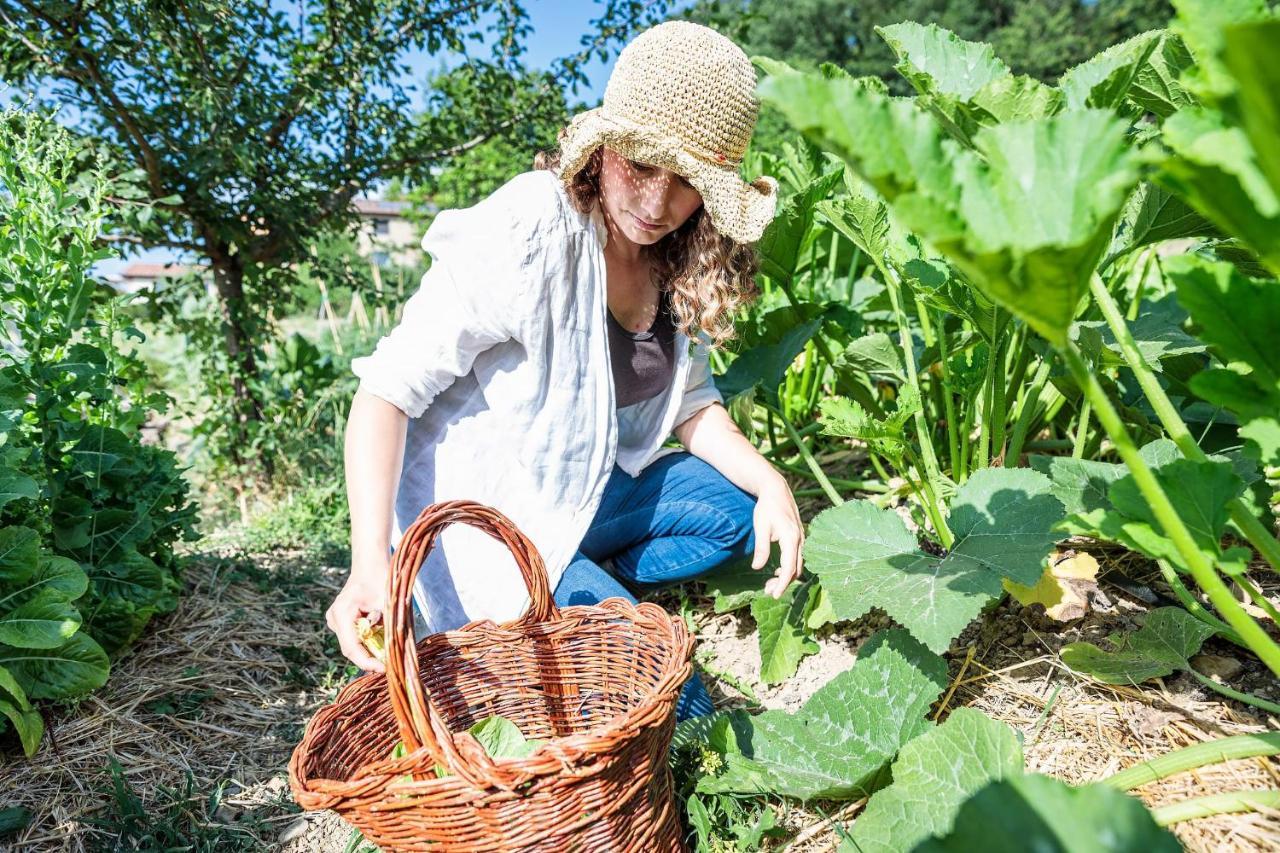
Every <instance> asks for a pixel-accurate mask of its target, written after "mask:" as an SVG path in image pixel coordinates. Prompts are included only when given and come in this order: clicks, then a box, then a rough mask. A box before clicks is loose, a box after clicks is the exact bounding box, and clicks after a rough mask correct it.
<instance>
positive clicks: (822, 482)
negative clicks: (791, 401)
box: [765, 404, 844, 506]
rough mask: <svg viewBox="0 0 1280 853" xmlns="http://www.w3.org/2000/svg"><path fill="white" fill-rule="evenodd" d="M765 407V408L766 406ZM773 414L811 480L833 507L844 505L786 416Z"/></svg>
mask: <svg viewBox="0 0 1280 853" xmlns="http://www.w3.org/2000/svg"><path fill="white" fill-rule="evenodd" d="M765 405H766V406H767V405H768V404H765ZM774 414H776V415H777V416H778V420H780V421H782V426H783V428H784V429H786V431H787V435H789V436H791V440H792V441H794V442H795V443H796V449H797V450H798V451H799V452H800V455H801V456H802V457H804V461H805V464H806V465H808V466H809V470H810V471H812V472H813V478H814V479H815V480H817V481H818V485H819V486H821V487H822V489H823V491H825V492H826V493H827V497H828V498H830V499H831V503H832V504H833V505H835V506H840V504H842V503H844V498H843V497H841V496H840V493H839V492H837V491H836V488H835V486H833V485H831V481H830V480H829V479H827V474H826V472H825V471H823V470H822V466H820V465H819V464H818V460H817V459H814V458H813V454H812V453H810V452H809V448H808V447H807V446H806V445H805V443H804V439H803V438H801V436H800V433H799V432H798V431H797V430H796V428H795V426H794V425H793V424H792V423H791V421H790V420H788V419H787V417H786V415H784V414H782V412H777V411H775V412H774Z"/></svg>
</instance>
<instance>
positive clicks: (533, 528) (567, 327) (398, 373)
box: [351, 170, 723, 632]
mask: <svg viewBox="0 0 1280 853" xmlns="http://www.w3.org/2000/svg"><path fill="white" fill-rule="evenodd" d="M607 239H608V232H607V229H606V227H605V224H604V220H603V218H602V216H601V214H600V211H599V205H598V204H597V205H596V206H595V208H594V209H593V210H592V211H591V213H590V214H582V213H579V212H578V211H577V209H576V208H574V207H573V205H572V203H571V202H570V200H569V197H568V195H567V194H566V192H565V190H564V188H563V187H562V185H561V183H560V180H559V178H558V177H557V176H556V175H555V174H553V173H552V172H550V171H547V170H534V171H529V172H524V173H522V174H519V175H516V176H515V177H514V178H512V179H511V180H509V181H508V182H507V183H505V184H504V185H502V186H501V187H499V188H498V189H497V190H495V191H494V192H493V193H492V194H491V195H489V196H488V197H487V198H485V199H484V200H483V201H481V202H480V203H478V204H476V205H475V206H473V207H469V208H463V209H458V210H442V211H440V212H439V213H438V214H437V215H436V217H435V219H434V220H433V221H432V223H431V225H430V227H429V228H428V229H427V232H426V234H425V235H424V236H423V238H422V248H423V249H424V250H425V251H427V252H429V253H430V255H431V258H432V264H431V268H430V269H429V270H428V271H427V273H426V274H425V275H424V276H423V278H422V283H421V285H420V287H419V288H418V290H417V291H416V292H415V293H414V294H413V295H412V296H410V298H409V299H408V300H407V301H406V302H405V304H404V311H403V314H402V317H401V320H400V322H399V324H398V325H397V326H396V327H395V328H393V329H392V330H391V331H390V332H389V333H388V334H387V335H385V336H384V337H383V338H382V339H381V340H380V341H378V344H377V346H376V347H375V348H374V350H373V352H372V353H371V354H370V355H368V356H365V357H363V358H356V359H354V360H353V361H352V362H351V369H352V371H353V372H354V373H355V374H356V375H357V376H358V377H360V387H361V388H363V389H365V390H366V391H367V392H369V393H371V394H373V395H375V396H377V397H380V398H382V399H383V400H386V401H387V402H389V403H392V404H393V405H395V406H396V407H397V408H399V409H401V410H402V411H403V412H404V413H405V414H407V415H408V416H409V424H408V431H407V435H406V439H405V452H404V459H403V465H402V472H401V475H400V483H399V488H398V491H397V493H396V500H395V519H394V524H393V527H392V531H391V541H392V543H393V544H394V543H399V541H400V539H401V537H402V536H403V533H404V531H405V530H406V529H407V528H408V527H409V525H410V524H412V523H413V521H414V519H416V518H417V517H418V514H419V513H420V512H421V511H422V509H423V508H424V507H426V506H427V505H429V504H432V503H436V502H438V501H446V500H454V499H460V498H462V499H469V500H474V501H477V502H479V503H482V504H486V505H488V506H491V507H494V508H495V509H497V510H499V511H501V512H502V513H504V514H506V515H507V516H508V517H509V518H510V519H511V520H512V521H513V522H514V523H515V525H516V526H517V527H518V528H519V529H520V530H521V531H522V532H523V533H524V534H525V535H526V536H528V537H529V539H530V540H531V541H532V542H533V544H534V546H535V547H536V548H537V549H538V552H539V553H540V554H541V555H542V558H543V561H544V563H545V564H546V568H547V575H548V577H549V579H550V582H551V589H552V590H553V591H554V589H555V587H556V583H557V582H558V581H559V579H560V576H561V574H563V572H564V570H565V567H566V566H568V564H569V562H570V560H571V559H572V558H573V555H574V553H575V551H576V550H577V548H578V545H579V544H580V543H581V541H582V537H583V536H584V535H585V534H586V531H587V528H588V527H589V526H590V524H591V520H592V518H593V517H594V516H595V513H596V510H597V508H598V507H599V504H600V498H601V495H602V493H603V491H604V487H605V483H606V482H607V481H608V479H609V475H610V474H611V473H612V471H613V466H614V463H615V461H616V462H617V464H618V465H619V466H620V467H621V468H622V470H623V471H625V472H626V473H628V474H630V475H631V476H633V477H634V476H638V475H639V473H640V471H641V470H642V469H644V468H645V467H646V466H647V465H649V464H650V463H651V462H653V461H654V460H655V459H658V458H660V457H662V456H664V455H666V454H668V453H673V452H676V451H677V450H678V449H679V448H675V447H662V445H663V443H664V442H665V441H666V439H667V437H668V436H670V435H671V433H672V430H673V429H674V428H675V427H676V426H677V425H678V424H681V423H683V422H684V421H685V420H686V419H687V418H689V417H690V416H691V415H693V414H694V413H695V412H697V411H698V410H700V409H702V408H704V407H706V406H708V405H711V404H712V403H714V402H723V398H722V397H721V395H720V393H719V392H718V391H717V390H716V387H715V384H714V383H713V382H712V379H711V370H710V366H709V364H708V359H707V348H706V338H705V336H704V335H703V334H702V333H699V334H698V336H697V337H698V339H697V340H691V339H690V338H688V337H687V336H685V335H684V334H682V333H680V332H678V331H677V333H676V347H675V353H676V364H675V373H674V376H673V377H672V382H671V385H670V386H669V387H668V388H667V390H665V391H664V392H663V393H661V394H659V395H658V396H656V397H652V398H650V399H648V400H644V401H641V402H639V403H636V404H634V405H631V406H627V407H625V408H623V409H617V408H616V407H615V397H614V386H613V371H612V369H611V367H610V362H609V339H608V329H607V327H606V325H605V312H606V311H607V310H608V305H607V301H606V291H605V262H604V253H603V250H604V245H605V242H606V241H607ZM414 599H415V601H416V602H417V604H418V608H419V609H420V610H421V612H422V613H423V614H424V615H425V618H426V623H427V626H428V627H429V629H430V630H431V631H433V632H434V631H445V630H451V629H454V628H457V627H460V626H461V625H463V624H465V623H467V622H469V621H471V620H475V619H492V620H494V621H495V622H502V621H506V620H509V619H514V618H516V617H518V616H519V615H521V614H522V613H523V612H524V611H525V609H526V608H527V607H528V604H529V594H528V591H527V590H526V589H525V586H524V583H523V581H522V580H521V577H520V574H519V570H518V569H517V568H516V564H515V560H514V558H512V557H511V554H510V552H508V550H507V548H506V546H505V545H503V544H502V543H501V542H500V541H498V540H496V539H493V538H492V537H490V536H489V535H488V534H486V533H483V532H481V531H480V530H478V529H476V528H473V527H470V526H469V525H465V524H453V525H450V526H449V527H448V528H446V530H445V531H444V532H443V533H442V534H441V535H440V536H439V538H437V540H436V544H435V546H434V547H433V549H432V551H431V552H430V554H428V556H427V559H426V560H425V564H424V566H423V567H422V569H421V570H420V571H419V573H418V578H417V582H416V584H415V588H414Z"/></svg>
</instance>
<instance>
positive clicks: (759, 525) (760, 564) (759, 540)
mask: <svg viewBox="0 0 1280 853" xmlns="http://www.w3.org/2000/svg"><path fill="white" fill-rule="evenodd" d="M769 528H770V525H768V524H766V523H765V522H763V521H757V522H756V523H755V540H756V547H755V551H754V552H753V553H752V555H751V568H753V569H756V570H757V571H759V570H760V569H763V568H764V566H765V563H768V562H769V546H770V545H771V544H772V542H773V539H772V538H771V534H770V532H769Z"/></svg>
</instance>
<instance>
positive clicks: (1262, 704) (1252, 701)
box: [1187, 669, 1280, 714]
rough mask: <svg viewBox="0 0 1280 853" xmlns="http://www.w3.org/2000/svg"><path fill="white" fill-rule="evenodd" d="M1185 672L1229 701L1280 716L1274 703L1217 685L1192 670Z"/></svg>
mask: <svg viewBox="0 0 1280 853" xmlns="http://www.w3.org/2000/svg"><path fill="white" fill-rule="evenodd" d="M1187 672H1189V673H1191V674H1192V675H1194V676H1195V679H1196V681H1199V682H1200V683H1201V684H1203V685H1204V686H1205V687H1208V688H1209V689H1210V690H1213V691H1214V692H1216V693H1221V694H1222V695H1223V696H1226V697H1227V698H1229V699H1234V700H1236V701H1237V702H1243V703H1244V704H1246V705H1252V706H1253V707H1255V708H1261V709H1262V710H1264V711H1266V712H1267V713H1268V714H1280V705H1277V704H1276V703H1275V702H1268V701H1267V700H1266V699H1263V698H1261V697H1259V696H1254V695H1253V694H1252V693H1244V692H1241V691H1239V690H1233V689H1232V688H1230V687H1228V686H1226V685H1225V684H1219V683H1218V682H1216V681H1214V680H1213V679H1212V678H1210V677H1209V676H1207V675H1201V674H1200V673H1198V672H1196V671H1195V670H1194V669H1188V670H1187Z"/></svg>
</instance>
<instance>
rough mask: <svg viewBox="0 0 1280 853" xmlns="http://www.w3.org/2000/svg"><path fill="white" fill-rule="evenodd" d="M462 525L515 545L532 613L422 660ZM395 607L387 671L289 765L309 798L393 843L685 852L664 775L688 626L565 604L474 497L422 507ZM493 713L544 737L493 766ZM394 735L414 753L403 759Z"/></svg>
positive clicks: (435, 637) (521, 541)
mask: <svg viewBox="0 0 1280 853" xmlns="http://www.w3.org/2000/svg"><path fill="white" fill-rule="evenodd" d="M455 522H463V523H465V524H469V525H472V526H474V527H477V528H479V529H481V530H483V531H485V532H486V533H488V534H489V535H491V536H493V537H495V538H497V539H499V540H501V541H502V542H504V543H506V545H507V547H508V549H510V551H511V553H512V555H513V556H514V557H515V560H516V563H517V565H518V566H519V567H520V571H521V573H522V574H523V576H524V580H525V583H526V584H527V585H528V587H529V592H530V595H531V596H532V604H531V605H530V607H529V610H528V612H527V613H526V614H525V615H524V616H522V617H521V618H519V619H516V620H514V621H512V622H506V623H503V624H501V625H496V624H494V623H493V622H492V621H489V620H484V621H476V622H471V623H468V624H467V625H465V626H463V627H462V628H461V629H459V630H456V631H446V632H443V633H438V634H432V635H430V636H428V637H426V638H424V639H422V640H420V641H418V643H417V647H416V649H415V648H414V647H413V646H412V642H413V634H412V628H411V626H412V624H413V623H412V615H413V614H412V610H411V607H412V604H411V598H410V592H411V590H412V589H413V583H414V578H415V577H416V576H417V573H418V570H419V568H420V567H421V565H422V562H423V560H424V559H425V558H426V555H427V553H428V552H429V551H430V550H431V547H432V545H433V544H434V543H435V540H436V537H437V536H439V535H440V533H441V531H442V530H443V529H444V528H445V527H447V526H448V525H450V524H453V523H455ZM387 602H388V605H387V620H386V621H387V672H386V674H385V675H384V674H382V673H367V674H365V675H363V676H361V677H360V678H358V679H356V680H355V681H353V682H351V683H350V684H347V685H346V686H345V687H343V688H342V690H341V691H340V692H339V693H338V696H337V699H336V700H335V701H334V704H332V705H329V706H327V707H325V708H322V709H321V710H320V711H319V712H318V713H317V714H316V715H315V717H313V718H312V720H311V722H310V723H308V724H307V729H306V733H305V735H304V736H303V739H302V742H301V743H300V744H298V746H297V748H296V749H294V752H293V757H292V758H291V760H290V761H289V785H290V787H291V788H292V790H293V795H294V798H295V799H296V800H297V802H298V804H299V805H301V806H302V807H303V808H305V809H333V810H335V811H337V812H338V813H339V814H341V815H342V816H343V817H344V818H346V819H347V820H348V821H350V822H351V823H352V824H354V825H355V826H357V827H358V828H359V829H360V831H361V832H363V833H364V836H365V838H366V839H368V840H369V841H371V842H373V843H374V844H377V845H378V846H379V847H381V848H383V849H385V850H435V851H439V850H451V851H453V850H456V851H481V850H484V851H570V850H581V851H589V853H596V851H635V853H639V851H672V850H684V849H685V848H684V845H683V843H682V841H681V837H680V824H679V820H678V819H677V815H676V809H675V802H674V796H673V793H672V781H671V771H670V768H669V767H668V765H667V750H668V748H669V745H670V742H671V735H672V732H673V730H674V727H675V703H676V698H677V696H678V694H679V692H680V688H681V686H682V685H683V684H684V682H685V681H686V680H687V679H688V678H689V676H690V674H691V673H692V666H691V664H690V656H691V654H692V650H693V638H692V637H690V636H689V633H688V631H687V630H686V628H685V625H684V622H683V621H682V620H680V619H672V618H671V617H670V616H668V615H667V613H666V612H665V611H663V610H662V608H660V607H658V606H656V605H654V604H650V603H644V604H639V605H633V604H631V603H630V602H628V601H626V600H624V599H621V598H610V599H606V600H605V601H602V602H600V603H599V604H597V605H591V606H580V605H575V606H572V607H565V608H563V609H560V608H558V607H556V604H555V601H554V599H553V598H552V596H551V590H550V587H549V585H548V581H547V574H546V569H545V567H544V566H543V563H542V558H541V556H539V554H538V552H537V551H536V549H535V548H534V547H533V544H532V543H531V542H530V541H529V540H528V539H527V538H526V537H525V536H524V534H522V533H521V532H520V531H519V530H517V529H516V527H515V525H513V524H512V523H511V521H510V520H509V519H508V518H507V517H506V516H504V515H502V514H501V513H499V512H498V511H496V510H494V509H492V508H490V507H486V506H484V505H482V504H478V503H475V502H473V501H448V502H444V503H437V504H432V505H431V506H429V507H427V508H426V509H424V510H423V511H422V514H421V515H419V516H418V519H417V520H416V521H415V522H414V523H413V524H412V525H411V526H410V527H409V529H408V530H407V531H406V532H405V535H404V539H403V541H402V542H401V545H400V547H399V548H398V549H397V550H396V553H395V560H394V563H393V565H392V569H391V577H390V590H389V594H388V598H387ZM424 688H425V689H424ZM493 714H501V715H502V716H504V717H506V718H507V719H509V720H511V721H512V722H513V723H515V724H516V725H517V726H518V727H519V728H520V730H521V731H522V732H523V733H524V735H525V737H526V738H531V739H532V738H538V739H543V740H545V741H546V743H545V744H544V745H542V746H540V747H538V749H537V750H535V751H534V752H533V753H532V754H531V755H530V756H528V757H527V758H497V759H494V758H490V757H489V755H488V754H487V753H486V752H485V750H484V748H483V747H482V746H481V745H480V744H479V742H477V741H476V739H475V738H474V737H472V736H471V735H470V734H468V733H467V729H468V728H469V727H471V726H472V725H473V724H474V723H476V722H478V721H479V720H482V719H484V718H485V717H488V716H490V715H493ZM397 740H402V741H403V742H404V745H405V749H406V750H407V752H406V754H405V755H404V757H402V758H398V759H389V758H388V756H389V754H390V752H391V750H392V747H393V746H394V745H395V743H396V741H397ZM437 764H438V765H441V766H442V767H444V768H446V769H447V770H448V771H449V774H450V775H446V776H443V777H437V776H436V774H435V772H434V771H433V768H434V767H435V765H437Z"/></svg>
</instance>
